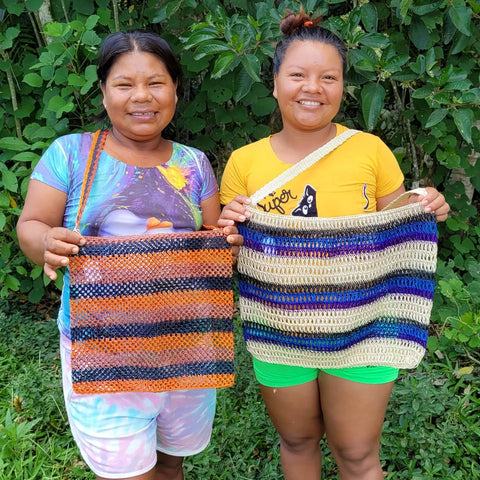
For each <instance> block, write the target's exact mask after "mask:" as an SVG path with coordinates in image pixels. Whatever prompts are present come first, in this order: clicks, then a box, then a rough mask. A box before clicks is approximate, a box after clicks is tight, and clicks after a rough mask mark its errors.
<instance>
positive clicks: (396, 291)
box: [238, 203, 437, 368]
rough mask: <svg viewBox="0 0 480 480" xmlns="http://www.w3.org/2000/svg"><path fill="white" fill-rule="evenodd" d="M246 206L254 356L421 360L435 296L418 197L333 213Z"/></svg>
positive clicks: (428, 230) (431, 250) (431, 221)
mask: <svg viewBox="0 0 480 480" xmlns="http://www.w3.org/2000/svg"><path fill="white" fill-rule="evenodd" d="M249 209H250V213H251V216H250V218H249V220H248V221H246V222H244V223H243V224H241V225H239V231H240V233H241V234H242V235H243V237H244V245H243V247H241V249H240V255H239V259H238V271H239V292H240V313H241V317H242V320H243V332H244V338H245V340H246V343H247V348H248V350H249V351H250V352H251V353H252V354H253V356H255V357H256V358H258V359H260V360H264V361H268V362H273V363H280V364H286V365H298V366H305V367H315V368H343V367H354V366H367V365H385V366H392V367H397V368H414V367H415V366H417V365H418V363H419V362H420V360H421V359H422V357H423V355H424V353H425V348H426V342H427V335H428V325H429V320H430V312H431V308H432V302H433V291H434V277H435V268H436V254H437V226H436V221H435V215H434V214H432V213H425V212H424V207H423V206H422V205H421V204H420V203H416V204H411V205H407V206H404V207H400V208H394V209H392V210H384V211H381V212H377V213H371V214H363V215H353V216H348V217H336V218H317V217H308V218H305V217H294V216H286V215H275V214H270V213H265V212H262V211H260V210H259V209H257V208H255V207H249Z"/></svg>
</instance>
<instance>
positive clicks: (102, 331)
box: [69, 131, 234, 394]
mask: <svg viewBox="0 0 480 480" xmlns="http://www.w3.org/2000/svg"><path fill="white" fill-rule="evenodd" d="M106 135H107V132H100V131H98V132H96V133H95V134H94V140H93V143H92V148H91V151H90V157H89V162H88V165H87V168H86V172H85V177H84V183H83V188H82V194H81V201H80V206H79V209H78V214H77V219H76V227H77V229H78V227H79V225H80V219H81V216H82V212H83V210H84V208H85V204H86V201H87V198H88V193H89V191H90V188H91V185H92V182H93V178H94V176H95V170H96V165H97V164H98V160H99V157H100V153H101V151H102V148H103V143H104V141H105V138H106ZM85 239H86V244H85V245H84V246H82V247H80V251H79V253H78V254H77V255H75V256H73V257H72V258H71V259H70V264H69V270H70V322H71V339H72V381H73V389H74V391H75V392H76V393H85V394H91V393H116V392H161V391H166V390H179V389H192V388H220V387H228V386H231V385H233V382H234V368H233V322H232V317H233V291H232V255H231V249H230V246H229V244H228V243H227V241H226V238H225V236H224V234H223V233H222V231H221V230H217V229H211V230H206V231H195V232H185V233H183V232H182V233H162V234H146V235H131V236H117V237H88V236H86V237H85Z"/></svg>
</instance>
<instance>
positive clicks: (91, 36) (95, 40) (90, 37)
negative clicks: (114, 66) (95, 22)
mask: <svg viewBox="0 0 480 480" xmlns="http://www.w3.org/2000/svg"><path fill="white" fill-rule="evenodd" d="M101 41H102V40H101V39H100V37H99V36H98V35H97V34H96V33H95V32H94V31H93V30H87V31H86V32H84V34H83V35H82V42H83V43H84V44H85V45H90V46H91V47H95V46H96V45H99V44H100V42H101Z"/></svg>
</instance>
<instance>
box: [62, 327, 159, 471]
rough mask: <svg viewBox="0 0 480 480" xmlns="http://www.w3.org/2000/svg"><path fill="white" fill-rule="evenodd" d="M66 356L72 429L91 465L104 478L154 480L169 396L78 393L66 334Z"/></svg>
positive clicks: (67, 401)
mask: <svg viewBox="0 0 480 480" xmlns="http://www.w3.org/2000/svg"><path fill="white" fill-rule="evenodd" d="M60 353H61V360H62V376H63V390H64V396H65V404H66V409H67V414H68V419H69V423H70V429H71V431H72V434H73V437H74V439H75V441H76V443H77V445H78V448H79V450H80V453H81V454H82V457H83V459H84V460H85V462H86V463H87V465H88V466H89V467H90V468H91V469H92V471H93V472H94V473H95V474H96V475H97V476H98V477H99V478H130V477H132V478H136V477H137V476H139V477H140V478H149V476H148V475H149V474H148V473H147V472H151V470H152V469H153V468H154V467H155V464H156V463H157V454H156V448H155V447H156V429H157V424H156V418H157V416H158V415H159V412H161V411H162V409H163V406H164V405H163V404H164V395H163V393H162V394H155V393H151V394H146V393H142V394H140V393H126V394H122V393H116V394H104V395H85V394H82V395H79V394H76V393H75V392H74V391H73V389H72V380H71V348H70V341H69V340H68V339H67V338H66V337H65V336H61V345H60Z"/></svg>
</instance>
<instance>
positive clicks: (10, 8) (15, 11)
mask: <svg viewBox="0 0 480 480" xmlns="http://www.w3.org/2000/svg"><path fill="white" fill-rule="evenodd" d="M5 6H6V7H7V12H8V13H11V14H12V15H20V14H21V13H22V12H23V10H24V8H25V4H24V3H23V2H18V3H17V2H7V4H6V5H5Z"/></svg>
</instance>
